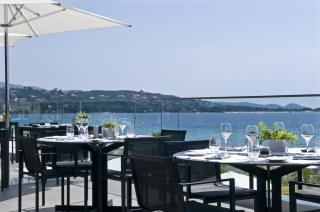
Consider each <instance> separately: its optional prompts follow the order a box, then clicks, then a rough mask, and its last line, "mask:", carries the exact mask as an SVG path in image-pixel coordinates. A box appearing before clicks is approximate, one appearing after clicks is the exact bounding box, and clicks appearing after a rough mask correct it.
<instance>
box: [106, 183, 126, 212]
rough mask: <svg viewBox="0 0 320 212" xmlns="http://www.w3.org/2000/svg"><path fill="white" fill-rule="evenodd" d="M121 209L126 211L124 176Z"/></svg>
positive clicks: (123, 211)
mask: <svg viewBox="0 0 320 212" xmlns="http://www.w3.org/2000/svg"><path fill="white" fill-rule="evenodd" d="M107 201H108V200H107ZM121 211H122V212H125V211H126V182H125V180H124V179H123V178H122V179H121Z"/></svg>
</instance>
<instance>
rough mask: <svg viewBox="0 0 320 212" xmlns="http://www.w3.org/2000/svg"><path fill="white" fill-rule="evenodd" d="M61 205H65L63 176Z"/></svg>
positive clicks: (62, 179)
mask: <svg viewBox="0 0 320 212" xmlns="http://www.w3.org/2000/svg"><path fill="white" fill-rule="evenodd" d="M61 205H64V178H63V177H62V178H61Z"/></svg>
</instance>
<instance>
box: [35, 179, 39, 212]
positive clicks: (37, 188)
mask: <svg viewBox="0 0 320 212" xmlns="http://www.w3.org/2000/svg"><path fill="white" fill-rule="evenodd" d="M35 180H36V209H35V211H36V212H39V176H36V177H35Z"/></svg>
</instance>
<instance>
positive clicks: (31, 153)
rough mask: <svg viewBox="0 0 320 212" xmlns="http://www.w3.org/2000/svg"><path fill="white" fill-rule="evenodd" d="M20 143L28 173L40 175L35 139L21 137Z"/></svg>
mask: <svg viewBox="0 0 320 212" xmlns="http://www.w3.org/2000/svg"><path fill="white" fill-rule="evenodd" d="M20 142H21V143H20V144H21V150H22V152H23V159H24V163H25V165H26V168H27V169H28V171H29V172H30V173H32V174H36V173H41V172H42V165H41V162H40V157H39V155H38V148H37V143H36V141H35V139H33V138H29V137H21V138H20Z"/></svg>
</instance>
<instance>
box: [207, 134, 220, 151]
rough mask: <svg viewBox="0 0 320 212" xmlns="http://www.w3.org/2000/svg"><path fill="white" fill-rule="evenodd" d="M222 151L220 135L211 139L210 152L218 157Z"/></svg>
mask: <svg viewBox="0 0 320 212" xmlns="http://www.w3.org/2000/svg"><path fill="white" fill-rule="evenodd" d="M219 149H220V137H219V135H215V136H212V137H211V138H210V139H209V150H210V152H211V154H213V155H218V154H219Z"/></svg>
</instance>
